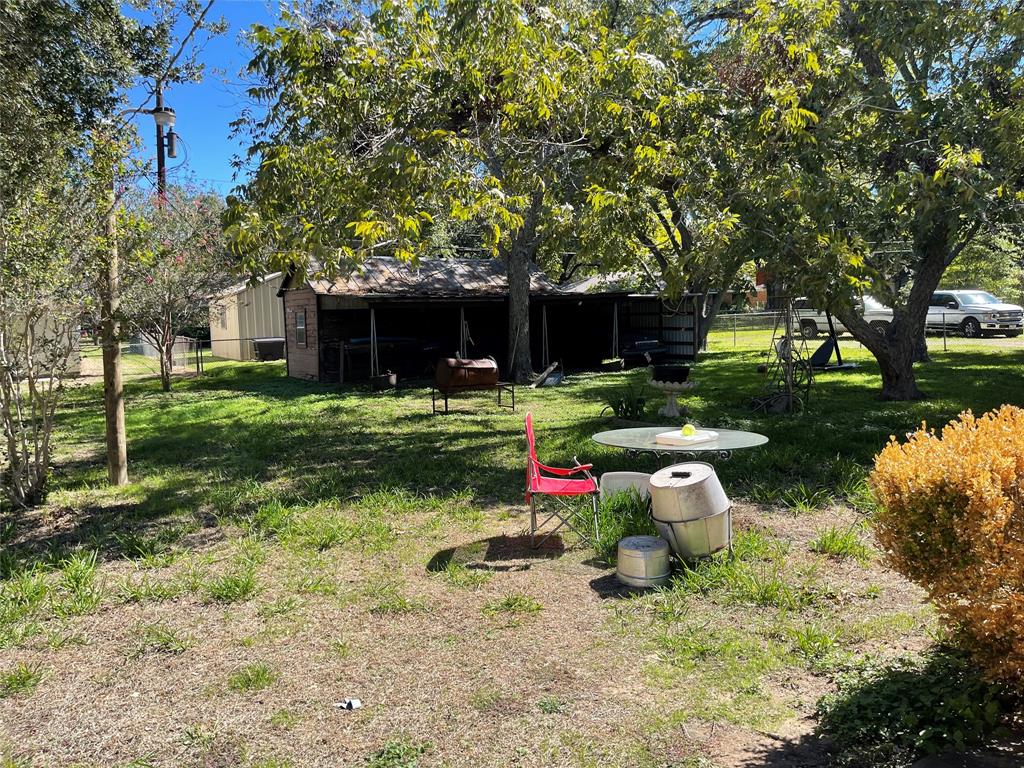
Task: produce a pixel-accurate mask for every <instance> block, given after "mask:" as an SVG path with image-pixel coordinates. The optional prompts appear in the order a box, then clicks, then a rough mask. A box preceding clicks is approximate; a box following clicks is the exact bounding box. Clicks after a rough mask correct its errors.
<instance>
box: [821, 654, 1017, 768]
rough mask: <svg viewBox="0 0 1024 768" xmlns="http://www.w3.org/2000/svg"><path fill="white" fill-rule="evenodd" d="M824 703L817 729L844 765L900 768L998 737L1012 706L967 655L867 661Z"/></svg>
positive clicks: (844, 676)
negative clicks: (934, 755)
mask: <svg viewBox="0 0 1024 768" xmlns="http://www.w3.org/2000/svg"><path fill="white" fill-rule="evenodd" d="M837 683H838V692H837V693H835V694H834V695H831V696H827V697H826V698H825V699H823V700H822V701H821V703H820V704H819V712H818V714H819V718H820V720H819V729H820V731H821V732H822V733H823V734H824V735H826V736H829V737H830V738H831V739H832V740H833V742H834V744H835V747H836V750H835V751H836V754H837V760H838V763H839V764H840V765H849V766H857V768H861V767H864V768H866V767H867V766H873V767H877V768H882V767H883V766H884V767H885V768H890V767H892V768H896V767H897V766H900V767H902V766H906V765H909V764H910V763H912V762H914V761H915V760H916V759H918V758H919V757H921V756H923V755H930V754H937V753H939V752H943V751H945V750H948V749H953V750H957V751H962V750H964V749H965V748H967V747H969V746H971V745H975V744H979V743H982V742H984V741H985V740H986V739H987V738H989V737H991V736H992V735H994V734H996V733H997V732H998V731H999V729H1000V726H1001V724H1002V720H1003V716H1004V714H1005V713H1006V712H1008V711H1009V710H1010V708H1011V706H1012V702H1011V701H1010V700H1009V699H1007V698H1006V696H1005V692H1004V690H1003V689H1001V688H1000V687H998V686H997V685H995V684H993V683H989V682H986V681H985V680H984V679H983V678H982V677H981V675H980V673H979V672H978V670H977V667H975V666H974V665H973V664H972V663H971V662H970V659H969V658H968V657H967V656H966V655H964V654H961V653H958V652H953V651H947V650H937V651H933V652H932V653H930V654H928V655H926V656H923V657H904V658H900V659H896V660H892V661H887V662H881V663H879V662H876V663H869V664H865V665H862V666H859V667H856V668H854V669H852V670H850V671H847V672H845V673H843V674H842V675H840V676H839V678H838V680H837Z"/></svg>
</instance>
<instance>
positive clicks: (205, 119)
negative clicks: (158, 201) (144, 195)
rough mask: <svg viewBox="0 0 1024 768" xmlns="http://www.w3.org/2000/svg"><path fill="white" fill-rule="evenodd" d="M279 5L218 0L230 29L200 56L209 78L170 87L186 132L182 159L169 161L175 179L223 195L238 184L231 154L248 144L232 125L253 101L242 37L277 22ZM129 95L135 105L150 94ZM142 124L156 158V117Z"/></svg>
mask: <svg viewBox="0 0 1024 768" xmlns="http://www.w3.org/2000/svg"><path fill="white" fill-rule="evenodd" d="M277 7H278V6H277V2H276V0H273V1H267V2H265V1H264V0H215V2H214V4H213V8H212V9H211V11H210V16H211V17H212V18H214V19H216V18H221V17H223V18H224V20H225V21H227V23H228V30H227V32H226V33H224V34H223V35H220V36H218V37H215V38H213V39H211V40H209V42H207V44H206V45H205V47H204V48H203V50H202V52H201V53H200V57H199V58H200V60H201V61H203V62H204V63H205V64H206V74H205V76H204V78H203V81H202V82H200V83H189V84H185V85H174V86H171V87H170V88H168V89H166V90H165V91H164V103H165V104H166V105H167V106H169V107H173V108H174V111H175V113H176V115H177V124H176V125H175V131H176V132H177V133H178V135H179V136H180V142H179V145H178V157H177V158H176V159H173V160H172V159H168V161H167V168H168V181H169V182H170V183H174V182H195V183H197V184H199V185H201V186H204V187H212V188H213V189H216V190H217V191H218V192H221V193H222V194H225V193H227V192H229V191H230V190H231V188H232V187H233V186H234V185H235V182H234V181H232V168H231V158H232V157H234V156H235V155H237V154H239V153H240V152H241V151H242V150H243V149H244V145H243V144H242V143H240V142H239V141H237V140H234V139H231V138H230V133H231V129H230V127H229V123H231V121H232V120H234V119H235V118H237V117H238V115H239V113H240V112H241V110H242V108H243V107H244V106H245V105H246V104H247V97H246V95H245V86H244V84H243V83H242V81H241V78H240V77H239V73H240V72H241V70H242V69H243V68H244V67H245V65H246V64H247V63H248V61H249V49H248V46H247V45H246V44H245V42H244V41H243V40H242V35H243V34H244V32H245V31H246V30H247V29H248V28H249V26H250V25H252V24H255V23H262V24H268V25H269V24H273V23H274V22H275V20H276V19H277ZM129 96H130V98H129V103H132V104H135V103H137V102H138V101H139V100H140V99H144V98H145V96H146V93H145V92H144V91H142V90H140V89H136V90H135V91H133V92H132V93H131V94H130V95H129ZM137 128H138V130H139V134H140V136H141V137H142V140H143V142H144V148H143V150H142V151H143V152H144V153H145V154H144V156H145V157H146V158H147V159H149V160H153V159H154V158H155V156H156V154H155V149H154V142H155V130H156V129H155V127H154V124H153V121H152V118H150V117H149V116H147V115H141V116H139V118H137Z"/></svg>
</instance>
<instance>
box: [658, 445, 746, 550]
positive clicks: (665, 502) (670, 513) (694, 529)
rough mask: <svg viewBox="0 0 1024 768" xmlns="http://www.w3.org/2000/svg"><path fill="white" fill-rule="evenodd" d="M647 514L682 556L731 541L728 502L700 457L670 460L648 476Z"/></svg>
mask: <svg viewBox="0 0 1024 768" xmlns="http://www.w3.org/2000/svg"><path fill="white" fill-rule="evenodd" d="M651 516H652V517H653V518H654V526H655V527H656V528H657V529H658V533H659V534H661V536H662V538H663V539H665V541H667V542H668V543H669V544H670V545H671V546H672V551H674V552H675V553H676V554H677V555H678V556H679V557H681V558H683V559H684V560H695V559H697V558H701V557H707V556H708V555H711V554H713V553H715V552H717V551H719V550H720V549H725V548H726V547H728V546H730V545H731V544H732V505H731V504H730V503H729V498H728V497H727V496H726V495H725V490H724V489H723V488H722V484H721V482H719V480H718V475H716V474H715V470H714V468H713V467H712V466H711V465H710V464H707V463H705V462H703V461H692V462H688V463H686V464H674V465H673V466H671V467H665V469H662V470H660V471H659V472H656V473H654V474H653V475H652V476H651Z"/></svg>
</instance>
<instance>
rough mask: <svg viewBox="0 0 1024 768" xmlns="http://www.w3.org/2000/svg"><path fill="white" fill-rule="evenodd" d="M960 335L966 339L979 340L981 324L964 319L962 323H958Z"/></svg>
mask: <svg viewBox="0 0 1024 768" xmlns="http://www.w3.org/2000/svg"><path fill="white" fill-rule="evenodd" d="M960 333H962V334H963V335H964V336H966V337H967V338H968V339H978V338H981V323H979V322H978V321H977V320H976V319H975V318H973V317H968V318H965V319H964V321H963V322H962V323H960Z"/></svg>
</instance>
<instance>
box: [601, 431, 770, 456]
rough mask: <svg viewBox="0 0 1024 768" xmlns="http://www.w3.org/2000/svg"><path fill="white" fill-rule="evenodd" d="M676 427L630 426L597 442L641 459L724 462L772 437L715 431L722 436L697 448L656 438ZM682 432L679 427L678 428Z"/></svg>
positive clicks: (749, 433)
mask: <svg viewBox="0 0 1024 768" xmlns="http://www.w3.org/2000/svg"><path fill="white" fill-rule="evenodd" d="M672 429H673V427H668V426H665V427H630V428H628V429H609V430H607V431H606V432H598V433H597V434H596V435H594V436H593V438H592V439H593V440H594V442H596V443H600V444H601V445H607V446H610V447H612V448H621V449H622V450H624V451H625V452H626V454H627V455H628V456H639V455H640V454H641V453H652V454H654V456H655V457H656V458H657V459H658V460H659V461H661V460H663V459H665V458H666V457H668V458H671V459H677V460H685V459H690V460H697V459H707V460H712V459H721V460H723V461H724V460H727V459H729V458H731V457H732V452H733V451H740V450H743V449H745V448H757V447H758V446H761V445H764V444H765V443H767V442H768V438H767V437H765V436H764V435H760V434H758V433H757V432H744V431H742V430H738V429H713V428H711V427H707V429H710V430H711V431H713V432H717V433H718V437H717V438H715V439H714V440H707V441H705V442H702V443H695V444H694V445H666V444H664V443H658V442H655V440H654V438H655V436H656V435H658V434H659V433H661V432H668V431H670V430H672ZM676 429H678V427H676Z"/></svg>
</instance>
